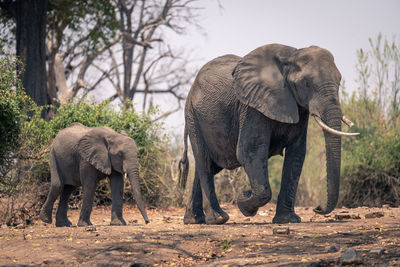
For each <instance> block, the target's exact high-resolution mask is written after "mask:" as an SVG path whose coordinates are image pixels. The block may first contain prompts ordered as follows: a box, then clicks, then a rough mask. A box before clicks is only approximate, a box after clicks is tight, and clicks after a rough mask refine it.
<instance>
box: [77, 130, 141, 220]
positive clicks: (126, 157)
mask: <svg viewBox="0 0 400 267" xmlns="http://www.w3.org/2000/svg"><path fill="white" fill-rule="evenodd" d="M78 149H79V154H80V155H81V157H82V158H83V159H85V160H87V161H88V162H89V163H90V164H91V165H92V166H94V167H95V168H96V169H97V170H99V171H101V172H102V173H104V174H106V175H110V174H111V171H112V170H114V171H116V172H118V173H120V174H121V175H124V176H125V177H128V179H129V181H130V183H131V187H132V193H133V196H134V198H135V200H136V204H137V206H138V208H139V210H140V212H141V214H142V216H143V218H144V220H145V222H146V223H148V222H149V219H148V217H147V213H146V210H145V207H144V202H143V199H142V196H141V193H140V183H139V168H138V159H137V151H138V150H137V147H136V144H135V142H134V141H133V139H131V138H130V137H129V136H127V135H126V134H125V133H117V132H115V131H114V130H112V129H111V128H108V127H99V128H93V129H92V130H90V131H89V132H88V133H87V134H86V135H84V136H83V137H82V138H81V139H80V141H79V144H78Z"/></svg>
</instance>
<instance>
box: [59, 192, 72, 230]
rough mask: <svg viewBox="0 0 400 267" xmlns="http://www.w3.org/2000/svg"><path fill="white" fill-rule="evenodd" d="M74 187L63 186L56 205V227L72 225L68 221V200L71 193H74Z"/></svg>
mask: <svg viewBox="0 0 400 267" xmlns="http://www.w3.org/2000/svg"><path fill="white" fill-rule="evenodd" d="M74 190H75V186H72V185H65V186H64V188H63V191H62V193H61V196H60V201H59V203H58V209H57V213H56V226H57V227H62V226H67V227H69V226H71V225H72V223H71V222H70V221H69V220H68V216H67V212H68V200H69V197H70V195H71V193H72V192H74Z"/></svg>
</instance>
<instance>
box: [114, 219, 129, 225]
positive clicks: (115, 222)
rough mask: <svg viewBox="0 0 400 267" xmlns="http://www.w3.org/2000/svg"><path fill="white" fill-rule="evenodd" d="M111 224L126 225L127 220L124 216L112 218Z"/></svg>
mask: <svg viewBox="0 0 400 267" xmlns="http://www.w3.org/2000/svg"><path fill="white" fill-rule="evenodd" d="M110 225H126V222H125V220H124V219H123V218H112V219H111V222H110Z"/></svg>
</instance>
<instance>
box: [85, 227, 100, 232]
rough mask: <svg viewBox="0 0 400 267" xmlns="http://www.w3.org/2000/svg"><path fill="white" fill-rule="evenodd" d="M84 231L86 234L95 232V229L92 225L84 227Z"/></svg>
mask: <svg viewBox="0 0 400 267" xmlns="http://www.w3.org/2000/svg"><path fill="white" fill-rule="evenodd" d="M85 231H86V232H95V231H97V229H96V227H94V226H93V225H89V226H86V227H85Z"/></svg>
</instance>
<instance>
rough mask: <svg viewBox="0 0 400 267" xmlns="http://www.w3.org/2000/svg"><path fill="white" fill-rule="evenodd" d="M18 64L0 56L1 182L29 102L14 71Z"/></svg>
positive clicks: (10, 160)
mask: <svg viewBox="0 0 400 267" xmlns="http://www.w3.org/2000/svg"><path fill="white" fill-rule="evenodd" d="M18 64H19V63H18V61H17V60H16V59H15V58H13V57H12V56H5V57H3V58H0V136H1V139H0V181H3V182H4V176H5V175H6V174H7V173H8V171H9V170H10V167H11V163H12V160H13V158H14V154H15V153H16V150H17V149H18V147H19V145H20V143H19V134H20V132H21V128H22V124H23V121H24V118H25V113H26V108H25V107H26V106H27V104H28V103H30V99H29V97H28V96H27V95H26V94H25V92H24V91H23V90H22V86H21V81H20V80H19V79H18V77H17V75H16V72H15V70H16V68H17V65H18Z"/></svg>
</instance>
